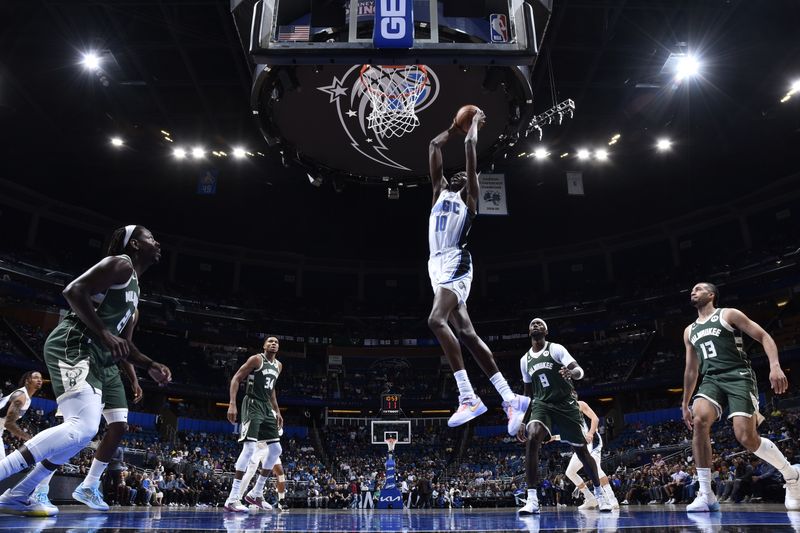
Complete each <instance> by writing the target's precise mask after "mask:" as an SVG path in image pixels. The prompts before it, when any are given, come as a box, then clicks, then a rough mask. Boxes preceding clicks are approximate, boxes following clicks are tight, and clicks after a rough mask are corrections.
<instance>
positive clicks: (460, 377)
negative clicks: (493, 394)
mask: <svg viewBox="0 0 800 533" xmlns="http://www.w3.org/2000/svg"><path fill="white" fill-rule="evenodd" d="M453 377H454V378H456V385H458V395H459V396H475V391H474V390H472V383H470V382H469V377H468V376H467V371H466V370H459V371H458V372H453Z"/></svg>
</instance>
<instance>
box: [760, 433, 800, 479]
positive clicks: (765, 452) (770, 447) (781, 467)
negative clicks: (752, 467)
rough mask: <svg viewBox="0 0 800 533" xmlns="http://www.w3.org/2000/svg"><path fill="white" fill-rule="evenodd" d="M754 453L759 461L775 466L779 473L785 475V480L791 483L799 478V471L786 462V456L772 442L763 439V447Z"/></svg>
mask: <svg viewBox="0 0 800 533" xmlns="http://www.w3.org/2000/svg"><path fill="white" fill-rule="evenodd" d="M753 453H754V454H755V455H756V457H758V458H759V459H762V460H763V461H764V462H766V463H769V464H771V465H772V466H774V467H775V469H776V470H778V472H780V473H781V474H783V479H784V480H786V481H791V480H793V479H797V478H798V474H797V470H795V469H794V468H792V465H791V464H789V461H787V460H786V456H784V455H783V453H781V451H780V450H779V449H778V447H777V446H775V444H774V443H773V442H772V441H771V440H769V439H767V438H765V437H761V445H760V446H759V447H758V449H757V450H756V451H754V452H753Z"/></svg>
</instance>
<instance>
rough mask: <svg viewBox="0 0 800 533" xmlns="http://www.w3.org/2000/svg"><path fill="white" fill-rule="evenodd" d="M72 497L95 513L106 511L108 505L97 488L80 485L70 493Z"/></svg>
mask: <svg viewBox="0 0 800 533" xmlns="http://www.w3.org/2000/svg"><path fill="white" fill-rule="evenodd" d="M72 497H73V498H75V499H76V500H78V501H79V502H81V503H82V504H84V505H88V506H89V507H91V508H92V509H94V510H95V511H108V504H107V503H106V502H105V500H104V499H103V495H102V494H101V493H100V489H99V488H97V487H87V486H86V485H84V484H83V483H81V484H80V485H78V486H77V487H75V490H74V491H72Z"/></svg>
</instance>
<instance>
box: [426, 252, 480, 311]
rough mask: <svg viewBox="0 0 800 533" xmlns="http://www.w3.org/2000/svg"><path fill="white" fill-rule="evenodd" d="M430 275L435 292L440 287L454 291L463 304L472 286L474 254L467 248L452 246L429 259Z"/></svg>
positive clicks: (459, 301)
mask: <svg viewBox="0 0 800 533" xmlns="http://www.w3.org/2000/svg"><path fill="white" fill-rule="evenodd" d="M428 275H429V276H430V278H431V287H432V288H433V292H434V294H436V291H437V290H439V288H440V287H442V288H445V289H447V290H449V291H452V292H454V293H455V294H456V296H457V297H458V303H459V304H463V303H465V302H466V301H467V298H468V297H469V291H470V288H471V287H472V256H471V255H470V253H469V252H468V251H467V250H462V249H461V248H450V249H447V250H444V251H442V252H440V253H439V254H436V255H433V256H431V258H430V259H428Z"/></svg>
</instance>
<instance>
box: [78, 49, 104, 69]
mask: <svg viewBox="0 0 800 533" xmlns="http://www.w3.org/2000/svg"><path fill="white" fill-rule="evenodd" d="M81 63H83V67H84V68H85V69H86V70H97V69H99V68H100V56H98V55H97V54H95V53H94V52H87V53H85V54H83V59H82V60H81Z"/></svg>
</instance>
